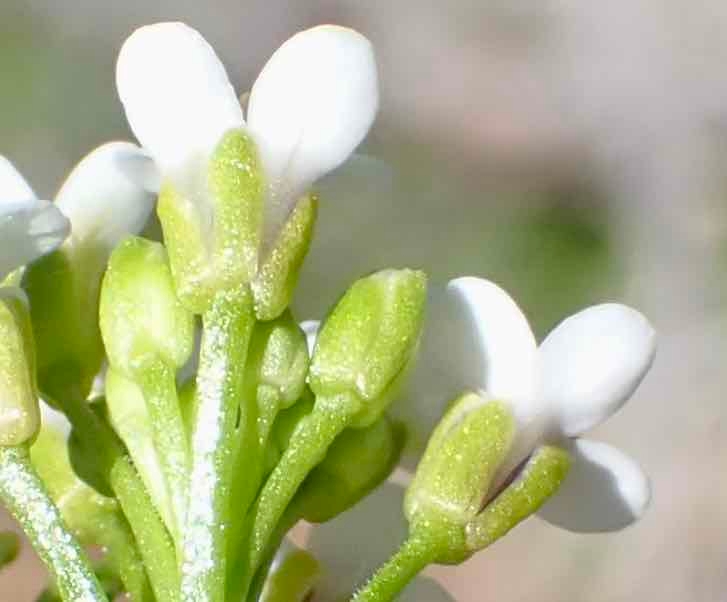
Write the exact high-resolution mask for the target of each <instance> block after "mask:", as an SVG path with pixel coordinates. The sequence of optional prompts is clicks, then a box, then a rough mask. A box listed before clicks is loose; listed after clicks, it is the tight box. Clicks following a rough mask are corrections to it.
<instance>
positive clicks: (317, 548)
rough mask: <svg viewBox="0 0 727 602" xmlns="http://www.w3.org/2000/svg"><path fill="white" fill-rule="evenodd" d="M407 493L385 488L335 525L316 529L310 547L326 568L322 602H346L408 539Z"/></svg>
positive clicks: (390, 485) (320, 592)
mask: <svg viewBox="0 0 727 602" xmlns="http://www.w3.org/2000/svg"><path fill="white" fill-rule="evenodd" d="M403 499H404V489H403V488H402V487H401V486H399V485H396V484H394V483H388V482H387V483H384V484H383V485H382V486H381V487H379V488H378V489H376V490H375V491H373V492H372V493H371V495H369V496H368V497H366V498H364V499H363V500H362V501H361V502H360V503H359V504H357V505H356V506H354V507H353V508H351V509H350V510H348V511H347V512H344V513H343V514H341V515H340V516H338V517H336V518H334V519H333V520H332V521H330V522H328V523H325V524H322V525H317V526H315V527H313V529H312V531H311V534H310V536H309V538H308V542H307V545H306V548H307V549H308V550H309V551H310V552H311V553H312V554H313V556H315V557H316V559H317V560H318V561H319V562H320V564H321V580H320V581H319V583H318V585H317V586H316V600H346V599H348V597H350V595H351V593H352V592H353V591H354V590H355V589H356V588H357V587H358V586H360V585H363V584H364V583H365V582H366V580H367V579H368V578H369V577H370V576H371V575H372V574H373V572H374V571H375V570H376V569H377V568H378V567H379V566H380V565H381V564H382V563H383V562H385V561H386V560H387V559H388V558H389V557H390V556H391V555H392V554H393V553H394V552H395V551H396V550H397V548H398V547H399V546H400V545H401V543H402V542H403V541H404V540H405V539H406V537H407V533H408V526H407V522H406V519H405V518H404V512H403V510H402V506H403Z"/></svg>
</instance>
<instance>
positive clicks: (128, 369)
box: [100, 237, 194, 380]
mask: <svg viewBox="0 0 727 602" xmlns="http://www.w3.org/2000/svg"><path fill="white" fill-rule="evenodd" d="M100 325H101V333H102V335H103V339H104V343H105V346H106V352H107V354H108V357H109V362H110V363H111V365H112V366H113V367H114V368H115V369H117V370H119V371H120V372H121V373H122V374H123V375H125V376H126V377H127V378H131V379H132V380H134V377H135V376H136V375H138V374H139V371H140V370H143V369H144V368H145V367H146V366H147V365H148V362H149V361H151V360H153V359H157V358H159V359H161V360H163V361H164V362H166V363H168V364H169V365H171V366H173V367H176V368H179V367H181V366H182V365H184V363H185V362H186V361H187V359H188V358H189V356H190V355H191V353H192V350H193V347H194V316H193V315H192V314H191V313H189V312H188V311H187V310H186V309H185V308H184V307H183V306H182V304H181V303H180V302H179V300H178V299H177V297H176V295H175V294H174V287H173V285H172V278H171V273H170V270H169V264H168V262H167V254H166V251H165V250H164V247H163V246H162V245H160V244H158V243H153V242H150V241H147V240H144V239H143V238H138V237H130V238H128V239H126V240H125V241H124V242H122V243H121V244H120V245H119V246H118V247H117V248H116V250H115V251H114V252H113V254H112V255H111V259H110V261H109V268H108V271H107V272H106V275H105V276H104V280H103V285H102V288H101V303H100Z"/></svg>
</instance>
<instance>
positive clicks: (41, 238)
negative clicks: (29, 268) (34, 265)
mask: <svg viewBox="0 0 727 602" xmlns="http://www.w3.org/2000/svg"><path fill="white" fill-rule="evenodd" d="M69 230H70V223H69V221H68V219H66V217H65V216H64V215H63V214H62V213H61V212H60V211H59V210H58V208H57V207H56V206H54V205H53V204H51V203H49V202H48V201H42V200H40V199H38V198H37V197H36V196H35V193H34V192H33V190H32V189H31V188H30V186H28V183H27V182H26V181H25V179H24V178H23V176H21V175H20V173H18V171H17V170H16V169H15V167H13V165H12V163H10V161H8V160H7V159H6V158H5V157H2V156H0V240H2V253H0V281H2V280H3V279H4V278H5V277H6V276H7V275H8V274H9V273H10V272H12V271H14V270H15V269H17V268H19V267H21V266H24V265H26V264H28V263H30V262H32V261H34V260H36V259H38V258H39V257H41V256H43V255H45V254H46V253H50V252H51V251H53V250H54V249H55V248H57V247H58V246H59V245H60V244H61V243H62V242H63V241H64V240H65V238H66V236H68V232H69Z"/></svg>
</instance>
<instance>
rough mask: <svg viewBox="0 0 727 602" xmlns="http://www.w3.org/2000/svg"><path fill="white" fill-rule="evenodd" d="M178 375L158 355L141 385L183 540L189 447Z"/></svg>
mask: <svg viewBox="0 0 727 602" xmlns="http://www.w3.org/2000/svg"><path fill="white" fill-rule="evenodd" d="M175 377H176V375H175V371H174V370H173V369H172V368H171V367H170V366H169V365H168V364H167V363H165V362H164V361H162V360H161V359H156V360H154V361H152V362H150V363H149V364H148V365H146V366H145V368H144V370H142V371H141V374H140V375H139V385H140V387H141V390H142V392H143V394H144V401H145V402H146V407H147V410H148V412H149V422H150V423H151V425H152V429H153V438H154V447H155V448H156V451H157V454H158V455H159V459H160V460H161V464H162V470H163V471H164V476H165V478H166V481H167V483H166V485H167V487H166V489H167V494H168V495H169V498H170V499H171V501H172V508H173V509H174V519H175V521H174V524H175V526H176V529H175V530H176V533H175V534H174V535H175V537H174V539H175V541H179V539H180V534H181V532H182V526H183V524H184V517H185V514H186V504H187V498H186V495H187V482H188V477H189V450H188V447H187V434H186V429H185V426H184V420H183V418H182V410H181V407H180V405H179V399H178V397H177V387H176V382H175Z"/></svg>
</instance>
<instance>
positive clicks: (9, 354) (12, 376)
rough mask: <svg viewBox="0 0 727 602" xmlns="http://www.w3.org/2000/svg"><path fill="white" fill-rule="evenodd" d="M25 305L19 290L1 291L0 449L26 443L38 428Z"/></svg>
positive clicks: (3, 289)
mask: <svg viewBox="0 0 727 602" xmlns="http://www.w3.org/2000/svg"><path fill="white" fill-rule="evenodd" d="M27 303H28V302H27V299H26V297H25V295H24V294H23V292H22V291H21V290H20V289H16V288H0V341H2V345H0V446H14V445H21V444H22V443H26V442H27V441H30V440H31V439H33V437H35V435H36V434H37V432H38V429H39V428H40V409H39V407H38V391H37V386H36V382H35V350H34V347H33V333H32V328H31V325H30V315H29V312H28V304H27Z"/></svg>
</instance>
